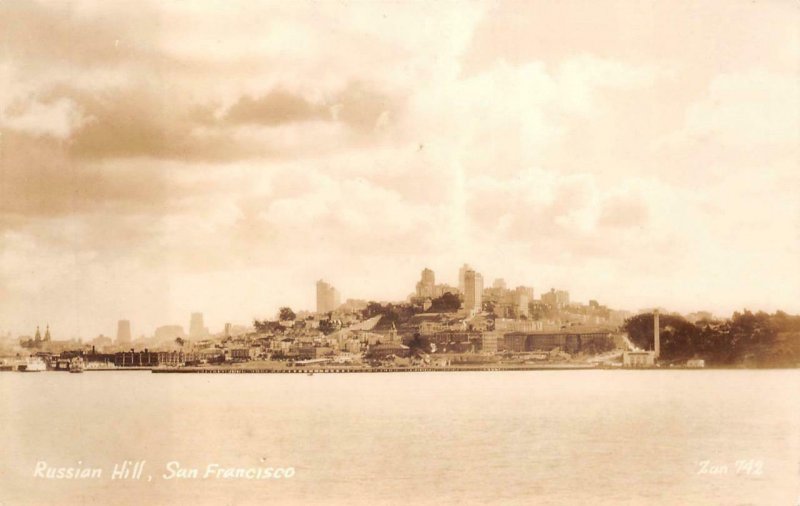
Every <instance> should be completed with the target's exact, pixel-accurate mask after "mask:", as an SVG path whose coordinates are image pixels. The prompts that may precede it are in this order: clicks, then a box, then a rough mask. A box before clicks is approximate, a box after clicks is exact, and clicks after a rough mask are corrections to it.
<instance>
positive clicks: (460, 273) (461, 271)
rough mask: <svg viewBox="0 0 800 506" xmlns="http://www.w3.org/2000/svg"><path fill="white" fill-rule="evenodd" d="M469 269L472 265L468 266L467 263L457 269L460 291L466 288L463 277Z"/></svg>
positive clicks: (462, 291)
mask: <svg viewBox="0 0 800 506" xmlns="http://www.w3.org/2000/svg"><path fill="white" fill-rule="evenodd" d="M471 269H472V267H470V266H469V265H468V264H464V265H462V266H461V268H460V269H459V270H458V291H459V292H461V293H465V292H464V290H465V289H466V288H465V286H466V285H465V279H464V277H465V276H466V274H467V271H468V270H471Z"/></svg>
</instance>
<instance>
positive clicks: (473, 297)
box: [464, 269, 483, 314]
mask: <svg viewBox="0 0 800 506" xmlns="http://www.w3.org/2000/svg"><path fill="white" fill-rule="evenodd" d="M482 302H483V276H481V275H480V274H479V273H478V272H475V271H474V270H472V269H468V270H467V271H465V272H464V309H465V310H466V311H467V313H468V314H475V313H479V312H480V311H481V304H482Z"/></svg>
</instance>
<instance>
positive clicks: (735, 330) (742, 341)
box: [623, 310, 800, 367]
mask: <svg viewBox="0 0 800 506" xmlns="http://www.w3.org/2000/svg"><path fill="white" fill-rule="evenodd" d="M623 327H624V330H625V331H626V332H627V333H628V336H629V337H630V339H631V341H632V342H633V343H634V344H635V345H636V346H639V347H640V348H643V349H652V348H653V315H652V314H649V313H646V314H640V315H637V316H634V317H632V318H629V319H627V320H626V321H625V324H624V326H623ZM659 328H660V341H661V359H662V360H664V361H667V362H669V361H675V362H679V361H683V360H687V359H689V358H692V357H700V358H703V359H705V360H706V361H707V362H708V363H709V364H710V365H737V364H748V365H756V366H762V367H785V366H795V365H797V364H798V363H800V316H792V315H788V314H786V313H784V312H783V311H778V312H777V313H775V314H769V313H765V312H763V311H759V312H757V313H753V312H751V311H747V310H745V311H743V312H741V313H740V312H735V313H734V314H733V316H732V317H731V318H730V319H729V320H725V321H699V322H697V323H696V324H694V323H691V322H689V321H687V320H685V319H684V318H682V317H680V316H677V315H669V314H665V315H661V316H660V325H659Z"/></svg>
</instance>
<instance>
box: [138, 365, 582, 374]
mask: <svg viewBox="0 0 800 506" xmlns="http://www.w3.org/2000/svg"><path fill="white" fill-rule="evenodd" d="M596 368H597V367H596V366H594V365H554V366H549V367H548V366H542V365H536V366H529V367H526V366H510V367H496V366H495V367H480V366H474V367H470V366H467V367H370V368H366V367H365V368H347V367H330V368H325V369H304V368H300V367H294V368H291V369H270V368H244V367H242V368H223V367H196V368H195V367H170V368H158V369H152V370H151V371H152V372H153V373H157V374H174V373H175V374H177V373H185V374H334V373H339V374H341V373H389V372H391V373H394V372H498V371H575V370H586V369H589V370H593V369H596Z"/></svg>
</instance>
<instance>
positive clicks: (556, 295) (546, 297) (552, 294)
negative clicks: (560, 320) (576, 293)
mask: <svg viewBox="0 0 800 506" xmlns="http://www.w3.org/2000/svg"><path fill="white" fill-rule="evenodd" d="M542 302H544V303H545V304H547V305H548V306H550V307H551V308H552V309H562V308H564V307H566V306H569V292H568V291H566V290H556V289H555V288H551V289H550V291H549V292H547V293H543V294H542Z"/></svg>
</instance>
